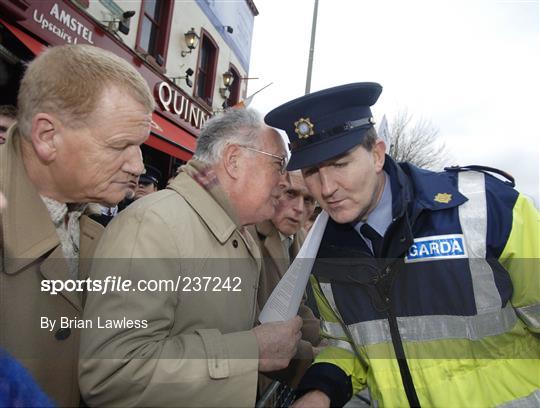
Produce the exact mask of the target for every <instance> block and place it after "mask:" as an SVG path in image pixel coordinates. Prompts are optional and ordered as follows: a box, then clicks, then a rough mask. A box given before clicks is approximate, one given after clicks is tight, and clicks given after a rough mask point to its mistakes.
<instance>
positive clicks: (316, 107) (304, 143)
mask: <svg viewBox="0 0 540 408" xmlns="http://www.w3.org/2000/svg"><path fill="white" fill-rule="evenodd" d="M381 92H382V86H381V85H379V84H377V83H374V82H359V83H354V84H347V85H341V86H337V87H334V88H329V89H324V90H322V91H318V92H314V93H311V94H308V95H304V96H302V97H300V98H297V99H294V100H292V101H290V102H287V103H285V104H284V105H281V106H278V107H277V108H275V109H274V110H272V111H271V112H269V113H268V114H267V115H266V116H265V118H264V121H265V122H266V124H268V125H269V126H273V127H276V128H278V129H282V130H284V131H285V132H287V136H288V137H289V147H290V149H291V159H290V161H289V165H288V166H287V170H297V169H301V168H305V167H309V166H313V165H315V164H317V163H320V162H323V161H325V160H328V159H331V158H332V157H335V156H338V155H340V154H343V153H345V152H346V151H348V150H350V149H352V148H353V147H354V146H356V145H358V144H360V142H362V137H363V135H364V134H365V133H366V131H367V130H368V129H370V128H372V127H373V125H374V123H375V121H374V119H373V117H372V115H371V110H370V106H372V105H373V104H375V102H377V99H379V95H380V94H381Z"/></svg>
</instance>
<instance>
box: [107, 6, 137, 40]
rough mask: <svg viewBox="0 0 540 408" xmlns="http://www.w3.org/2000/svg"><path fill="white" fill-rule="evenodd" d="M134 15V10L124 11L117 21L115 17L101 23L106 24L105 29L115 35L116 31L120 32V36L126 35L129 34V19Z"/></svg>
mask: <svg viewBox="0 0 540 408" xmlns="http://www.w3.org/2000/svg"><path fill="white" fill-rule="evenodd" d="M134 15H135V11H134V10H128V11H124V12H123V13H122V15H121V16H120V18H119V19H117V18H116V17H113V19H112V20H106V21H103V22H104V23H108V25H107V29H108V30H109V31H110V32H112V33H114V34H116V33H117V32H118V31H120V32H121V33H122V34H125V35H128V34H129V23H130V21H131V17H133V16H134Z"/></svg>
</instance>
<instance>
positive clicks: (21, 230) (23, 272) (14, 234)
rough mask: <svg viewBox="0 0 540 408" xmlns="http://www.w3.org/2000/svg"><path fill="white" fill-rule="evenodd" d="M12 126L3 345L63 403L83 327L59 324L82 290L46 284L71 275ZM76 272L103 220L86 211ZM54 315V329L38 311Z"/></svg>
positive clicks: (68, 400) (0, 291)
mask: <svg viewBox="0 0 540 408" xmlns="http://www.w3.org/2000/svg"><path fill="white" fill-rule="evenodd" d="M13 130H14V128H13V127H12V128H11V130H10V134H9V135H8V137H7V143H6V144H5V145H4V146H3V147H2V148H1V149H0V190H2V191H3V192H4V194H5V196H6V198H7V201H8V207H7V209H6V210H4V212H3V213H2V214H1V215H0V221H1V222H0V225H1V227H2V228H1V233H2V236H3V244H2V247H1V248H0V253H2V252H3V258H2V259H1V262H0V268H1V271H0V346H1V347H4V348H5V349H7V351H8V352H10V353H11V354H12V355H13V356H14V357H16V358H17V359H18V360H19V361H20V362H21V363H22V364H23V365H24V366H25V367H26V368H27V369H28V370H29V371H30V373H31V374H32V376H33V377H34V378H35V379H36V381H37V382H38V384H39V385H40V386H41V387H42V389H43V390H44V391H45V392H46V393H47V394H48V395H49V396H50V397H51V398H52V399H53V400H54V401H55V402H56V403H57V404H58V405H59V406H76V405H78V404H79V400H80V396H79V387H78V381H77V362H78V358H77V357H78V346H79V332H80V330H78V329H76V328H71V329H68V328H65V329H60V328H59V324H60V318H62V317H64V318H69V319H75V318H77V317H81V313H82V301H81V296H80V293H77V292H66V291H64V292H61V293H59V294H57V295H50V294H48V293H47V292H41V290H40V288H41V282H42V281H43V280H44V279H60V280H63V281H65V280H67V279H70V277H69V273H68V266H67V263H66V261H65V259H64V256H63V254H62V248H61V246H60V241H59V239H58V235H57V233H56V230H55V227H54V225H53V223H52V221H51V219H50V216H49V213H48V211H47V208H46V207H45V205H44V204H43V201H42V200H41V198H40V197H39V195H38V193H37V191H36V189H35V188H34V186H33V185H32V183H31V182H30V180H29V179H28V176H27V174H26V170H25V168H24V165H23V162H22V158H21V153H20V146H19V139H18V138H19V137H20V136H19V135H18V134H13ZM80 228H81V234H80V262H79V276H85V275H86V274H87V273H88V269H89V268H88V267H89V261H90V258H91V257H92V254H93V251H94V248H95V245H96V243H97V241H98V239H99V237H100V235H101V233H102V231H103V227H102V226H101V225H99V224H98V223H97V222H95V221H92V220H91V219H90V218H88V217H86V216H82V217H81V219H80ZM42 317H46V318H49V319H55V320H56V321H57V324H56V326H55V328H54V330H53V331H50V330H49V329H47V328H43V329H42V328H41V319H42Z"/></svg>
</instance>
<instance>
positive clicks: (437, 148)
mask: <svg viewBox="0 0 540 408" xmlns="http://www.w3.org/2000/svg"><path fill="white" fill-rule="evenodd" d="M389 132H390V140H387V141H386V143H387V144H388V145H389V146H390V151H389V155H390V156H391V157H392V158H393V159H394V160H396V161H398V162H403V161H405V162H409V163H412V164H414V165H416V166H418V167H423V168H427V169H433V170H439V169H440V168H441V167H442V166H443V165H444V163H445V162H446V161H447V156H448V153H447V151H446V146H445V144H444V143H443V142H441V141H440V140H439V129H437V127H435V126H434V125H433V123H431V122H430V121H428V120H425V119H419V120H417V121H413V117H412V115H409V113H408V111H407V109H403V110H401V111H399V112H398V113H397V114H396V115H395V117H394V118H393V119H390V120H389Z"/></svg>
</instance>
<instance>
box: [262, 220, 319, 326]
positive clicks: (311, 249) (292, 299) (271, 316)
mask: <svg viewBox="0 0 540 408" xmlns="http://www.w3.org/2000/svg"><path fill="white" fill-rule="evenodd" d="M327 222H328V213H327V212H326V211H322V212H321V213H320V214H319V216H318V217H317V220H315V223H314V224H313V226H312V227H311V230H310V231H309V234H308V236H307V238H306V240H305V241H304V244H303V245H302V248H300V251H299V252H298V255H297V256H296V258H295V259H294V261H293V263H292V264H291V266H290V267H289V269H287V272H285V275H283V278H281V280H280V281H279V283H278V284H277V286H276V287H275V288H274V290H273V291H272V294H271V295H270V297H269V298H268V301H267V302H266V304H265V305H264V307H263V310H262V311H261V314H260V315H259V321H260V322H261V323H269V322H282V321H284V320H289V319H292V318H293V317H294V316H296V315H297V314H298V308H299V307H300V302H301V301H302V296H303V295H304V291H305V289H306V285H307V283H308V280H309V275H310V274H311V268H313V263H314V262H315V257H316V256H317V252H318V251H319V246H320V245H321V240H322V236H323V234H324V230H325V228H326V223H327Z"/></svg>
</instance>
